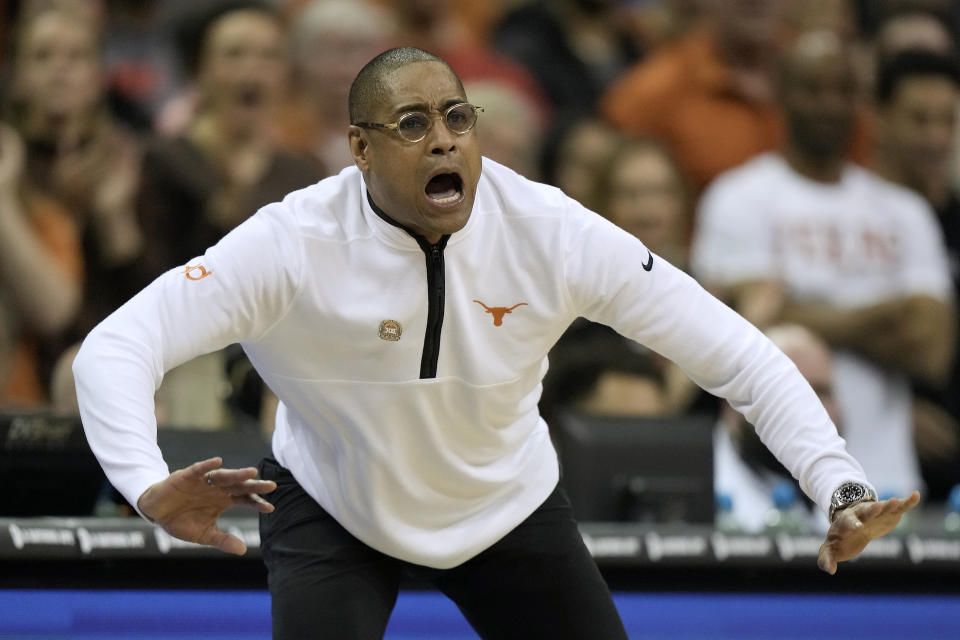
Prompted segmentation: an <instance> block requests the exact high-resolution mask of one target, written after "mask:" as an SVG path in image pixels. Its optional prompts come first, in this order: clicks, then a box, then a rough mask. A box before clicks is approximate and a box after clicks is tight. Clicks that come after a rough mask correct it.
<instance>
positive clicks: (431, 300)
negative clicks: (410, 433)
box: [415, 235, 450, 379]
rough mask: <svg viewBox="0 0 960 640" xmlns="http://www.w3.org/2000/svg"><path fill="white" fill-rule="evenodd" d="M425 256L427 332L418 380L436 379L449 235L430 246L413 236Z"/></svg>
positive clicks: (419, 237)
mask: <svg viewBox="0 0 960 640" xmlns="http://www.w3.org/2000/svg"><path fill="white" fill-rule="evenodd" d="M415 237H416V239H417V242H418V243H419V244H420V248H421V249H423V252H424V253H425V254H426V256H427V295H428V303H427V331H426V334H425V335H424V337H423V355H422V356H421V358H420V378H421V379H423V378H436V377H437V361H438V360H439V359H440V332H441V331H442V330H443V306H444V300H445V298H446V284H445V280H444V268H443V249H444V247H446V246H447V240H449V239H450V236H449V235H446V236H443V237H441V238H440V241H439V242H438V243H437V244H430V243H429V242H427V239H426V238H424V237H422V236H415Z"/></svg>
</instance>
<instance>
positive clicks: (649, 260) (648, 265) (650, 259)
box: [640, 249, 653, 271]
mask: <svg viewBox="0 0 960 640" xmlns="http://www.w3.org/2000/svg"><path fill="white" fill-rule="evenodd" d="M640 266H641V267H643V270H644V271H650V269H653V254H652V253H650V249H647V261H646V262H642V263H640Z"/></svg>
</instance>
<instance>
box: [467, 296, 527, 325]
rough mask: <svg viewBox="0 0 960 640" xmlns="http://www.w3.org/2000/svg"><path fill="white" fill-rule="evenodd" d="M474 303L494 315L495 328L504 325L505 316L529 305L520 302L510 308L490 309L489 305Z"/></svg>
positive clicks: (477, 301)
mask: <svg viewBox="0 0 960 640" xmlns="http://www.w3.org/2000/svg"><path fill="white" fill-rule="evenodd" d="M474 302H476V303H477V304H478V305H480V306H481V307H483V308H484V309H486V310H487V313H490V314H493V326H495V327H499V326H500V325H502V324H503V316H505V315H506V314H508V313H512V312H513V310H514V309H516V308H517V307H522V306H524V305H525V304H527V303H526V302H518V303H517V304H515V305H513V306H512V307H509V308H508V307H488V306H487V305H485V304H483V303H482V302H480V301H479V300H474Z"/></svg>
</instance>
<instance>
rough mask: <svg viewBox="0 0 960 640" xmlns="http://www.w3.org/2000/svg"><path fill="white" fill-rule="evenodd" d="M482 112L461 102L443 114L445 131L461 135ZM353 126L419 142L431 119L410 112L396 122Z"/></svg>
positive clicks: (361, 123) (473, 123) (431, 122)
mask: <svg viewBox="0 0 960 640" xmlns="http://www.w3.org/2000/svg"><path fill="white" fill-rule="evenodd" d="M482 111H483V107H477V106H474V105H472V104H469V103H467V102H461V103H459V104H455V105H453V106H452V107H449V108H448V109H447V110H446V111H444V112H443V121H444V123H445V124H446V125H447V129H450V131H452V132H453V133H456V134H457V135H463V134H465V133H467V132H468V131H470V130H471V129H473V126H474V125H475V124H477V114H478V113H481V112H482ZM353 124H354V126H357V127H363V128H364V129H390V130H392V131H396V132H397V135H399V136H400V137H401V138H403V139H404V140H406V141H407V142H420V141H421V140H423V139H424V138H426V137H427V134H428V133H429V132H430V127H432V126H433V118H432V117H430V115H429V114H427V113H423V112H421V111H410V112H408V113H405V114H403V115H402V116H400V118H399V119H398V120H397V121H396V122H389V123H380V122H354V123H353Z"/></svg>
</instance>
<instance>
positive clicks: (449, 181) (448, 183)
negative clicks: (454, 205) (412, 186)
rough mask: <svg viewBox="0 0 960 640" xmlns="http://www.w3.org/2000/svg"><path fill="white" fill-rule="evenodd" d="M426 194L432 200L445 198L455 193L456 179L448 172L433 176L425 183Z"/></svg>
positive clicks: (456, 191)
mask: <svg viewBox="0 0 960 640" xmlns="http://www.w3.org/2000/svg"><path fill="white" fill-rule="evenodd" d="M426 192H427V195H428V196H429V197H431V198H433V199H434V200H445V199H446V198H452V197H453V196H455V195H457V193H458V190H457V181H456V180H454V178H453V176H452V175H450V174H449V173H444V174H442V175H439V176H435V177H433V178H432V179H431V180H430V182H428V183H427V189H426Z"/></svg>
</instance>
